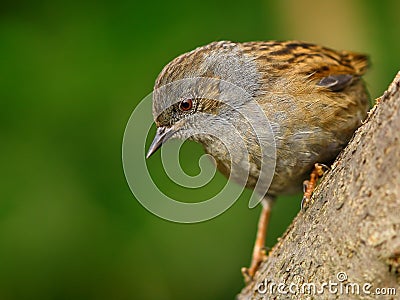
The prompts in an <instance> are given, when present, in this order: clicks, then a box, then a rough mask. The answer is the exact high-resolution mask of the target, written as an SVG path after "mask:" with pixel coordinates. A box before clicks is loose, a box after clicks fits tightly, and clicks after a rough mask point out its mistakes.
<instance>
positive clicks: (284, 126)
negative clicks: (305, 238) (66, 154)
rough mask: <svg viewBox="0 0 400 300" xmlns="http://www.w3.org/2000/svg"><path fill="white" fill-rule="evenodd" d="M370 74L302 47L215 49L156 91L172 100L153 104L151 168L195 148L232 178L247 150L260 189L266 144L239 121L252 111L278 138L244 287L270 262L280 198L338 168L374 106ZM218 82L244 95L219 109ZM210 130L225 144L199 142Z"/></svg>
mask: <svg viewBox="0 0 400 300" xmlns="http://www.w3.org/2000/svg"><path fill="white" fill-rule="evenodd" d="M368 67H369V59H368V56H367V55H364V54H359V53H356V52H352V51H342V50H333V49H331V48H328V47H324V46H320V45H317V44H313V43H308V42H303V41H296V40H291V41H257V42H243V43H238V42H231V41H217V42H212V43H210V44H208V45H205V46H201V47H198V48H196V49H194V50H192V51H190V52H187V53H184V54H182V55H180V56H178V57H177V58H175V59H173V60H172V61H171V62H169V63H168V64H167V65H166V66H165V67H164V68H163V69H162V71H161V73H160V74H159V76H158V77H157V79H156V82H155V86H154V91H157V90H160V89H163V88H164V93H155V94H154V95H153V116H154V121H155V124H156V127H157V132H156V136H155V137H154V140H153V142H152V144H151V145H150V148H149V150H148V153H147V158H149V157H150V156H151V155H152V154H153V153H154V152H156V150H157V149H159V148H160V147H161V146H162V145H163V144H164V143H165V142H167V141H168V140H170V139H173V138H178V139H184V138H189V139H191V140H194V141H196V142H198V143H200V144H201V145H203V147H204V150H205V152H206V153H207V154H210V155H211V156H212V157H213V158H214V160H215V162H216V167H217V169H218V170H219V171H220V172H221V173H222V174H224V175H225V176H227V177H229V176H230V175H232V174H231V173H232V172H233V171H232V170H233V164H234V162H232V160H231V159H230V154H232V153H230V152H235V151H236V150H235V149H236V148H238V147H239V146H236V145H239V144H240V143H243V144H244V145H245V146H246V149H247V151H248V156H247V157H246V158H247V159H248V161H249V162H248V165H247V171H248V177H247V179H246V181H245V185H246V187H248V188H250V189H254V188H256V183H257V180H259V179H260V178H259V177H260V170H261V168H262V159H260V155H261V154H260V148H261V147H262V145H261V143H262V142H260V141H258V140H257V139H256V138H255V137H254V136H255V134H254V132H253V131H252V130H251V127H249V126H248V125H244V122H242V121H236V120H238V119H240V118H238V113H237V110H238V108H246V107H247V106H248V103H250V102H254V103H256V104H257V105H258V107H260V108H261V110H262V111H263V113H264V114H265V117H266V118H267V120H268V121H269V124H271V126H270V128H267V127H265V131H268V130H270V131H272V135H273V146H274V149H275V154H274V159H275V160H274V162H275V165H274V170H272V175H271V180H270V184H269V186H268V187H267V188H266V190H265V191H264V192H263V193H261V194H263V198H262V201H261V206H262V209H261V215H260V218H259V223H258V230H257V234H256V242H255V245H254V248H253V254H252V261H251V264H250V267H249V268H243V269H242V272H243V274H244V275H245V280H246V281H249V280H250V281H251V280H252V278H253V277H254V275H255V273H256V271H257V269H258V267H259V265H260V264H261V262H262V261H263V260H264V259H265V256H266V254H265V250H264V249H265V248H264V247H265V245H264V244H265V239H266V232H267V227H268V223H269V217H270V213H271V208H272V205H273V203H274V201H275V199H276V197H277V196H279V195H285V194H293V193H296V192H298V191H301V189H302V187H303V183H304V181H305V180H306V179H307V178H308V176H309V175H310V172H313V169H314V167H315V165H316V164H318V163H321V164H326V165H329V164H330V163H332V162H333V160H334V159H335V158H336V156H337V155H338V154H339V152H340V151H341V150H342V149H343V148H344V147H345V146H346V144H347V143H348V142H349V140H350V139H351V137H352V135H353V133H354V132H355V130H356V129H357V128H358V127H359V126H360V125H361V124H362V121H363V120H364V119H365V118H366V116H367V112H368V110H369V105H370V104H369V101H370V100H369V99H370V97H369V93H368V91H367V88H366V84H365V82H364V80H363V78H362V76H363V75H364V74H365V73H366V71H367V69H368ZM200 79H203V81H200ZM184 80H189V81H190V80H191V83H190V84H187V85H186V86H185V85H183V86H182V87H181V88H176V89H175V90H174V91H173V92H172V98H171V97H168V96H166V95H167V94H168V93H167V92H166V91H167V90H168V87H169V86H171V84H174V83H179V82H183V81H184ZM220 82H223V83H227V84H232V85H233V86H235V87H238V89H240V90H243V91H244V93H238V92H235V93H229V92H228V94H229V95H228V97H225V98H226V99H224V101H219V100H215V99H218V96H221V95H220V94H221V91H222V90H223V84H222V83H220ZM167 98H168V99H169V100H167ZM171 99H173V100H171ZM245 111H246V114H247V115H246V118H247V119H248V120H249V122H250V123H255V124H261V122H259V121H260V114H257V113H256V112H255V111H253V110H252V109H247V110H245ZM210 116H211V117H210ZM226 120H228V121H231V122H233V123H235V122H236V124H235V125H237V126H239V127H240V130H239V131H240V134H237V133H234V132H232V130H230V129H229V127H224V121H226ZM259 127H260V126H259ZM249 128H250V129H249ZM263 128H264V127H262V128H261V131H262V130H263ZM205 129H207V130H209V129H213V130H214V131H215V132H217V134H215V135H209V134H206V133H204V134H201V130H204V131H207V130H205ZM199 132H200V133H199ZM221 137H226V140H229V141H231V144H232V145H233V146H232V147H233V148H232V149H226V146H224V143H222V142H221V141H220V139H221ZM265 149H266V152H271V151H272V150H271V151H270V149H272V148H271V147H268V146H266V147H265ZM238 151H239V150H238ZM266 155H268V153H267V154H266ZM239 157H241V160H243V159H244V156H243V155H242V156H239ZM235 169H236V173H238V174H233V177H232V178H235V175H236V178H239V177H240V176H241V175H240V174H241V172H242V171H243V170H244V169H245V167H244V166H242V164H241V163H240V162H236V168H235ZM242 169H243V170H242ZM308 194H309V193H308Z"/></svg>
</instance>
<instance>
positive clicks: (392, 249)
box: [238, 72, 400, 300]
mask: <svg viewBox="0 0 400 300" xmlns="http://www.w3.org/2000/svg"><path fill="white" fill-rule="evenodd" d="M346 278H347V279H346ZM304 283H307V284H308V285H303V284H304ZM324 283H325V284H327V286H325V287H323V284H324ZM330 283H332V285H330ZM335 283H336V284H337V285H336V289H338V291H337V292H336V293H335ZM279 284H281V285H280V289H281V291H283V293H281V292H279V291H278V285H279ZM291 284H292V285H291ZM399 284H400V72H399V73H398V74H397V76H396V78H395V80H394V81H393V82H392V84H391V85H390V87H389V88H388V90H387V91H386V92H385V93H384V94H383V96H382V97H380V98H379V99H378V100H377V103H376V105H375V106H374V107H373V108H372V109H371V111H370V113H369V115H368V118H367V120H366V121H365V123H364V124H363V125H362V126H361V127H360V128H359V129H358V130H357V132H356V133H355V135H354V136H353V138H352V140H351V141H350V143H349V144H348V146H347V147H346V149H344V150H343V151H342V153H341V154H340V155H339V157H338V158H337V159H336V162H335V163H334V164H333V166H332V169H331V170H330V171H329V172H328V173H326V174H325V175H324V177H323V178H322V180H321V182H320V184H319V185H318V187H317V189H316V190H315V192H314V195H313V197H312V203H311V204H310V205H309V206H308V208H307V210H306V211H301V212H299V214H298V215H297V217H296V218H295V219H294V221H293V222H292V224H291V225H290V227H289V228H288V229H287V231H286V233H285V234H284V235H283V236H282V237H281V239H280V240H279V241H278V243H277V244H276V245H275V246H274V248H273V249H272V250H271V252H270V253H269V255H268V258H267V260H266V261H265V262H264V263H263V264H262V265H261V266H260V268H259V272H257V274H256V276H255V278H254V280H253V282H252V283H251V284H249V285H248V286H246V287H245V288H244V289H243V290H242V292H241V293H240V295H238V299H241V300H244V299H400V285H399ZM302 285H303V287H302ZM314 286H315V288H316V290H315V291H314ZM329 286H331V288H332V292H330V291H329ZM357 286H358V287H359V293H357V289H358V288H357ZM290 287H291V290H289V288H290ZM302 288H303V290H302ZM377 288H380V289H382V288H386V292H387V293H388V292H390V293H392V292H394V290H388V289H387V288H394V289H395V292H396V295H378V294H377V293H378V292H383V291H385V290H377ZM363 289H364V290H363ZM322 290H323V291H324V292H323V293H320V292H321V291H322ZM292 291H295V293H292ZM285 293H287V294H285ZM368 293H370V294H368Z"/></svg>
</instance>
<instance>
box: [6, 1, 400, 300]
mask: <svg viewBox="0 0 400 300" xmlns="http://www.w3.org/2000/svg"><path fill="white" fill-rule="evenodd" d="M278 2H279V1H275V2H273V1H256V0H250V1H247V2H236V3H235V2H233V1H211V0H205V1H201V2H200V1H199V2H188V1H183V0H177V1H173V2H171V1H163V2H154V1H141V2H137V1H128V0H122V1H113V2H111V1H104V0H103V1H86V2H81V1H65V2H57V1H35V2H33V1H32V2H30V1H15V2H7V3H2V5H1V8H0V16H1V17H0V60H1V68H0V100H1V110H0V137H1V138H0V143H1V144H0V146H1V147H0V154H1V155H0V163H1V170H2V172H1V174H2V177H1V186H0V187H1V188H0V245H1V246H0V299H4V300H11V299H41V300H46V299H75V300H77V299H232V298H233V297H234V295H235V294H236V293H237V292H238V291H239V290H240V288H241V287H242V284H243V282H242V278H241V274H240V267H242V266H247V265H248V263H249V260H250V254H251V249H252V244H253V240H254V236H255V230H256V223H257V219H258V213H259V210H258V209H253V210H249V209H248V208H247V201H248V196H249V192H246V193H244V195H243V196H242V197H241V199H240V200H239V201H238V202H237V203H236V204H235V205H234V206H233V207H232V208H231V209H229V210H228V211H227V212H225V213H224V214H223V215H221V216H219V217H218V218H215V219H213V220H211V221H207V222H203V223H200V224H191V225H184V224H175V223H171V222H167V221H164V220H162V219H159V218H158V217H156V216H154V215H152V214H150V213H149V212H148V211H146V210H145V209H144V208H143V207H142V206H141V205H140V204H139V203H138V202H137V201H136V200H135V199H134V197H133V195H132V194H131V192H130V190H129V188H128V186H127V184H126V182H125V178H124V175H123V170H122V163H121V143H122V136H123V132H124V127H125V124H126V122H127V120H128V118H129V116H130V114H131V112H132V110H133V109H134V107H135V105H137V104H138V103H139V102H140V101H141V99H142V98H143V97H144V96H146V95H147V94H148V93H150V92H151V90H152V86H153V83H154V80H155V78H156V76H157V74H158V73H159V71H160V70H161V69H162V67H163V66H164V65H165V64H166V63H167V62H168V61H170V60H171V59H172V58H174V57H176V56H177V55H179V54H182V53H184V52H186V51H188V50H191V49H193V48H195V47H197V46H200V45H203V44H206V43H209V42H211V41H214V40H220V39H227V40H233V41H250V40H268V39H309V38H310V37H311V38H312V37H313V35H309V34H308V35H304V36H303V35H302V28H301V26H300V27H298V26H296V28H294V27H293V26H289V24H288V23H287V20H291V22H299V24H301V22H302V20H306V19H310V18H311V19H312V17H311V16H309V15H308V14H319V15H320V17H321V18H322V19H323V18H324V17H327V18H328V17H329V18H330V19H332V18H333V20H337V22H338V24H339V23H341V22H342V21H343V20H342V15H341V14H338V15H334V14H333V12H331V11H318V8H315V7H313V4H312V3H313V2H310V1H304V3H303V1H298V2H295V1H281V2H279V5H278ZM294 3H297V4H296V5H303V10H302V11H295V13H297V18H293V9H291V7H292V6H293V5H294ZM315 3H316V2H315ZM349 3H351V8H349V9H347V8H346V7H343V8H341V7H339V8H340V9H337V10H336V11H339V12H340V11H345V10H346V9H347V10H346V11H347V12H348V14H349V13H350V17H351V20H352V22H353V23H352V24H354V26H353V27H354V28H353V27H352V28H346V30H344V31H340V30H339V31H338V30H337V28H336V27H335V26H333V27H326V26H324V24H319V26H313V27H312V28H308V31H307V32H313V31H315V33H318V36H323V37H324V40H319V39H318V38H315V40H311V41H313V42H317V43H319V42H321V43H322V42H328V43H329V46H331V47H336V48H343V47H344V46H345V45H342V44H341V42H340V41H341V38H342V37H346V41H347V40H351V41H352V44H351V45H348V46H346V48H347V49H349V50H358V51H361V52H366V53H370V54H371V57H372V62H373V64H374V66H373V68H372V70H371V72H370V74H369V75H368V76H367V82H368V85H369V87H370V91H371V95H372V97H377V96H379V95H380V94H381V93H382V91H384V90H385V88H386V87H387V85H388V83H389V82H390V81H391V79H392V78H393V77H394V74H395V73H396V72H397V71H398V70H399V66H400V56H399V55H398V54H399V53H400V40H399V38H398V37H399V36H400V22H399V21H398V17H397V14H398V12H399V11H400V7H399V2H398V1H394V0H393V1H352V2H350V1H348V2H346V1H338V2H337V3H336V2H335V4H332V5H350V4H349ZM315 10H316V12H315ZM332 14H333V15H332ZM294 29H296V31H295V32H294V31H293V30H294ZM353 29H356V31H354V30H353ZM316 36H317V35H316ZM185 149H187V154H186V155H185V153H186V151H183V153H182V160H183V164H184V165H185V166H186V167H185V168H187V169H188V173H192V174H195V173H196V172H198V169H197V168H198V167H197V158H198V157H199V156H200V155H201V154H202V150H201V147H200V146H199V145H196V144H193V143H190V144H188V145H185V147H184V150H185ZM148 165H149V168H150V171H151V173H152V174H153V175H154V176H156V177H157V176H158V177H159V178H162V175H157V174H162V173H160V172H162V170H161V168H162V166H161V163H160V159H159V153H158V154H156V155H155V157H154V158H152V159H151V160H149V162H148ZM224 182H225V179H224V178H223V177H222V176H221V175H220V174H216V177H215V178H214V181H213V183H212V185H211V189H212V190H213V191H218V189H219V188H221V186H223V184H224ZM162 185H163V188H164V190H165V192H166V193H168V194H169V195H172V196H173V195H176V194H178V193H180V195H182V191H181V190H179V189H178V188H176V187H175V186H174V184H173V183H171V182H169V181H168V182H167V181H166V182H163V183H162ZM209 189H210V187H209ZM209 191H210V190H207V188H205V189H204V190H202V189H198V190H197V191H196V193H191V194H190V195H193V194H195V196H194V197H197V196H196V195H198V199H204V195H205V194H207V193H209ZM300 198H301V197H300V196H296V197H291V198H283V199H280V200H279V201H278V202H277V205H276V207H275V208H274V211H273V217H272V221H271V227H270V231H269V236H268V245H269V246H272V245H273V244H274V243H275V242H276V239H277V238H278V237H279V236H280V235H281V234H282V232H283V231H284V230H285V229H286V228H287V226H288V224H289V223H290V221H291V220H292V218H293V217H294V216H295V214H296V213H297V211H298V210H299V200H300ZM195 199H197V198H195ZM154 200H155V201H156V200H157V199H154Z"/></svg>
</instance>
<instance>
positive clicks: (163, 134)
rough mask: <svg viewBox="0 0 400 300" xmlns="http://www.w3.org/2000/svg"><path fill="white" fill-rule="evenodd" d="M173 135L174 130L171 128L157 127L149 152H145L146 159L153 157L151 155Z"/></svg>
mask: <svg viewBox="0 0 400 300" xmlns="http://www.w3.org/2000/svg"><path fill="white" fill-rule="evenodd" d="M174 133H175V130H174V128H173V127H158V128H157V133H156V136H155V137H154V139H153V142H152V143H151V145H150V147H149V151H147V155H146V158H149V157H150V156H151V155H153V153H154V152H156V151H157V150H158V148H160V147H161V146H162V144H164V143H165V142H166V141H167V140H168V139H169V138H170V137H171V136H172V135H173V134H174Z"/></svg>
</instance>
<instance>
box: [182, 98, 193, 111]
mask: <svg viewBox="0 0 400 300" xmlns="http://www.w3.org/2000/svg"><path fill="white" fill-rule="evenodd" d="M192 107H193V100H192V99H186V100H182V101H181V102H180V103H179V109H180V110H181V111H188V110H191V109H192Z"/></svg>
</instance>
